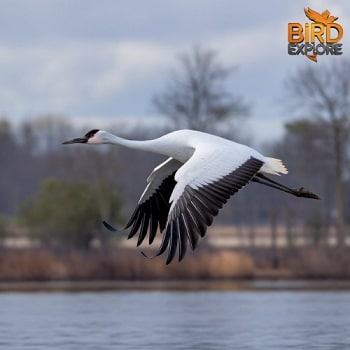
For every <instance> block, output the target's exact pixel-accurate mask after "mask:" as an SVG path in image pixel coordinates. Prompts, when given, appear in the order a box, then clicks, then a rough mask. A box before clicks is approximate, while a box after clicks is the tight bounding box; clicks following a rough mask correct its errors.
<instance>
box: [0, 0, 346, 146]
mask: <svg viewBox="0 0 350 350" xmlns="http://www.w3.org/2000/svg"><path fill="white" fill-rule="evenodd" d="M308 6H309V7H311V8H312V9H314V10H316V11H319V12H322V11H324V10H325V9H329V10H330V11H331V14H332V15H335V16H338V17H339V20H338V23H339V24H341V25H342V26H343V28H344V38H343V40H342V43H343V52H344V54H343V56H342V57H343V58H345V57H349V54H348V52H350V40H349V39H348V38H349V36H348V34H347V33H348V32H350V25H349V24H350V1H348V0H338V1H337V0H332V1H330V0H328V1H326V0H314V1H299V0H298V1H296V0H284V1H281V0H264V1H247V0H239V1H233V0H227V1H224V0H212V1H207V0H186V1H185V0H183V1H182V0H180V1H170V0H169V1H164V0H152V1H151V0H145V1H136V0H125V1H124V0H119V1H118V0H73V1H72V0H22V1H21V0H8V1H6V0H0V77H1V79H0V116H5V117H7V118H9V119H11V120H13V121H15V122H20V121H21V120H25V119H29V118H35V117H37V116H39V115H43V114H48V113H49V114H60V115H65V116H67V118H69V119H70V120H71V121H73V122H75V123H77V124H89V125H90V126H92V127H97V128H100V127H107V126H108V125H109V124H112V123H114V122H115V121H116V120H119V119H126V118H128V119H129V120H143V121H145V120H146V121H152V120H154V118H157V117H158V116H157V114H156V112H155V111H154V108H153V107H152V104H151V99H152V96H154V94H155V93H157V92H159V91H160V90H161V89H162V87H163V86H164V85H165V82H166V77H167V72H168V71H169V70H170V69H171V68H172V67H175V66H176V63H177V61H176V55H177V54H179V53H181V52H184V51H187V50H189V49H190V48H191V47H192V46H193V45H194V44H199V45H201V46H202V47H203V48H210V49H214V50H216V51H217V52H218V57H219V59H220V60H221V61H222V62H223V63H224V64H225V65H230V66H235V65H236V66H238V70H237V72H236V73H235V74H234V75H233V76H232V78H231V79H230V82H229V84H230V85H229V89H230V90H231V91H233V92H235V93H237V94H239V95H240V96H243V97H244V98H245V99H246V100H247V101H249V102H251V103H252V104H253V109H252V116H251V120H250V124H249V125H250V127H251V128H252V132H251V133H252V134H253V135H254V134H255V133H256V134H257V137H258V138H259V139H262V140H268V139H271V138H275V137H277V136H279V135H280V133H281V130H282V125H283V122H284V121H285V120H286V118H287V115H286V111H285V109H284V108H283V96H284V94H283V81H285V80H286V79H287V77H288V75H290V74H291V73H293V72H295V71H296V70H297V69H298V68H300V67H303V66H308V65H311V66H312V65H315V64H316V65H318V66H322V65H326V64H327V63H330V62H331V61H332V60H336V59H339V57H330V56H327V57H326V56H323V57H321V58H320V59H319V62H318V63H313V62H311V61H310V60H308V59H306V58H305V57H300V56H298V57H295V56H289V55H288V54H287V23H288V22H309V21H308V20H307V19H306V17H305V15H304V12H303V9H304V7H308Z"/></svg>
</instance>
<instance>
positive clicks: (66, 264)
mask: <svg viewBox="0 0 350 350" xmlns="http://www.w3.org/2000/svg"><path fill="white" fill-rule="evenodd" d="M252 278H267V279H271V278H273V279H281V278H283V279H286V278H287V279H298V278H299V279H308V278H312V279H349V278H350V252H349V251H348V250H341V251H340V250H338V249H335V248H326V247H304V248H298V249H296V248H295V249H284V250H281V249H280V250H278V251H277V252H273V251H271V250H269V249H254V250H247V251H241V252H237V251H234V250H228V249H201V250H199V251H197V252H195V253H190V254H188V255H187V256H186V257H185V259H184V260H183V261H182V262H181V263H178V262H177V261H174V262H173V263H172V264H171V265H169V266H166V265H165V260H164V258H163V257H159V258H157V259H147V258H145V257H143V256H142V255H141V254H140V251H139V250H131V249H108V250H93V251H78V250H71V251H55V250H50V249H44V248H30V249H1V250H0V281H5V282H6V281H8V282H11V281H98V280H99V281H101V280H125V281H136V280H139V281H151V280H164V281H170V280H215V279H216V280H230V279H252Z"/></svg>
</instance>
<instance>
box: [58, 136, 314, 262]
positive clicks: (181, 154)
mask: <svg viewBox="0 0 350 350" xmlns="http://www.w3.org/2000/svg"><path fill="white" fill-rule="evenodd" d="M63 143H64V144H70V143H88V144H101V143H110V144H118V145H122V146H125V147H129V148H134V149H141V150H145V151H149V152H154V153H160V154H163V155H165V156H167V157H169V158H168V159H167V160H166V161H165V162H163V163H162V164H160V165H158V166H157V167H156V168H155V169H154V170H153V172H152V173H151V174H150V176H149V177H148V179H147V186H146V188H145V190H144V192H143V194H142V195H141V198H140V200H139V202H138V205H137V207H136V209H135V211H134V213H133V215H132V217H131V218H130V220H129V222H128V223H127V225H126V227H125V228H126V229H128V228H130V233H129V236H128V238H131V237H133V236H134V235H136V234H138V241H137V245H140V244H141V243H142V242H143V240H144V239H145V237H146V236H147V233H148V235H149V244H152V242H153V240H154V238H155V236H156V233H157V230H158V229H159V230H160V231H161V232H163V239H162V243H161V246H160V248H159V251H158V253H157V254H156V255H161V254H163V253H164V252H165V251H166V250H167V249H168V257H167V261H166V263H167V264H169V263H170V262H171V261H172V260H173V258H174V256H175V253H176V251H177V250H178V252H179V261H181V260H182V259H183V257H184V255H185V253H186V249H187V245H188V242H189V243H190V246H191V248H192V250H193V249H195V248H196V246H197V242H198V239H199V237H203V236H204V235H205V232H206V229H207V226H209V225H211V223H212V221H213V217H214V216H216V215H217V213H218V211H219V209H220V208H221V207H222V206H223V204H224V203H226V201H227V199H228V198H229V197H230V196H231V195H233V194H234V193H235V192H237V191H238V190H239V189H241V188H242V187H243V186H245V185H246V184H247V183H248V182H250V181H253V182H258V183H261V184H264V185H267V186H270V187H274V188H277V189H279V190H282V191H284V192H287V193H290V194H293V195H295V196H298V197H306V198H314V199H319V198H318V196H317V195H315V194H313V193H311V192H308V191H304V189H303V188H302V187H301V188H300V189H298V190H295V189H291V188H289V187H286V186H284V185H281V184H279V183H277V182H275V181H273V180H271V179H269V178H267V177H266V176H265V175H264V174H263V173H267V174H273V175H280V174H287V172H288V171H287V169H286V167H285V166H284V164H283V163H282V161H281V160H280V159H276V158H271V157H265V156H263V155H262V154H260V153H259V152H257V151H256V150H254V149H252V148H250V147H248V146H245V145H242V144H239V143H236V142H233V141H229V140H227V139H224V138H221V137H218V136H214V135H210V134H207V133H203V132H199V131H193V130H179V131H175V132H172V133H169V134H166V135H164V136H162V137H160V138H157V139H154V140H147V141H134V140H127V139H123V138H120V137H118V136H115V135H112V134H110V133H108V132H107V131H104V130H97V129H94V130H91V131H89V132H88V133H87V134H86V135H85V136H84V137H81V138H77V139H73V140H69V141H66V142H63ZM104 224H105V226H106V227H107V228H109V229H112V230H113V227H112V226H111V225H109V224H107V223H105V222H104Z"/></svg>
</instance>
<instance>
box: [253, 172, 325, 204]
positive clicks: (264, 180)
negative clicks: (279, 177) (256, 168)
mask: <svg viewBox="0 0 350 350" xmlns="http://www.w3.org/2000/svg"><path fill="white" fill-rule="evenodd" d="M251 181H253V182H257V183H260V184H262V185H265V186H269V187H273V188H276V189H277V190H280V191H283V192H287V193H290V194H292V195H294V196H296V197H303V198H313V199H320V197H319V196H318V195H316V194H314V193H312V192H310V191H305V190H304V187H300V188H299V189H293V188H290V187H287V186H285V185H282V184H280V183H278V182H277V181H274V180H271V179H269V178H268V177H266V176H265V175H264V174H261V173H258V174H256V175H255V176H254V177H253V178H252V179H251Z"/></svg>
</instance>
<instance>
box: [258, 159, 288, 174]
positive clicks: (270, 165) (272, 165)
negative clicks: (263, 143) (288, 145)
mask: <svg viewBox="0 0 350 350" xmlns="http://www.w3.org/2000/svg"><path fill="white" fill-rule="evenodd" d="M260 171H262V172H264V173H267V174H273V175H281V174H288V170H287V168H286V167H285V165H284V164H283V162H282V160H281V159H277V158H271V157H265V164H264V165H263V166H262V168H261V169H260Z"/></svg>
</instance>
